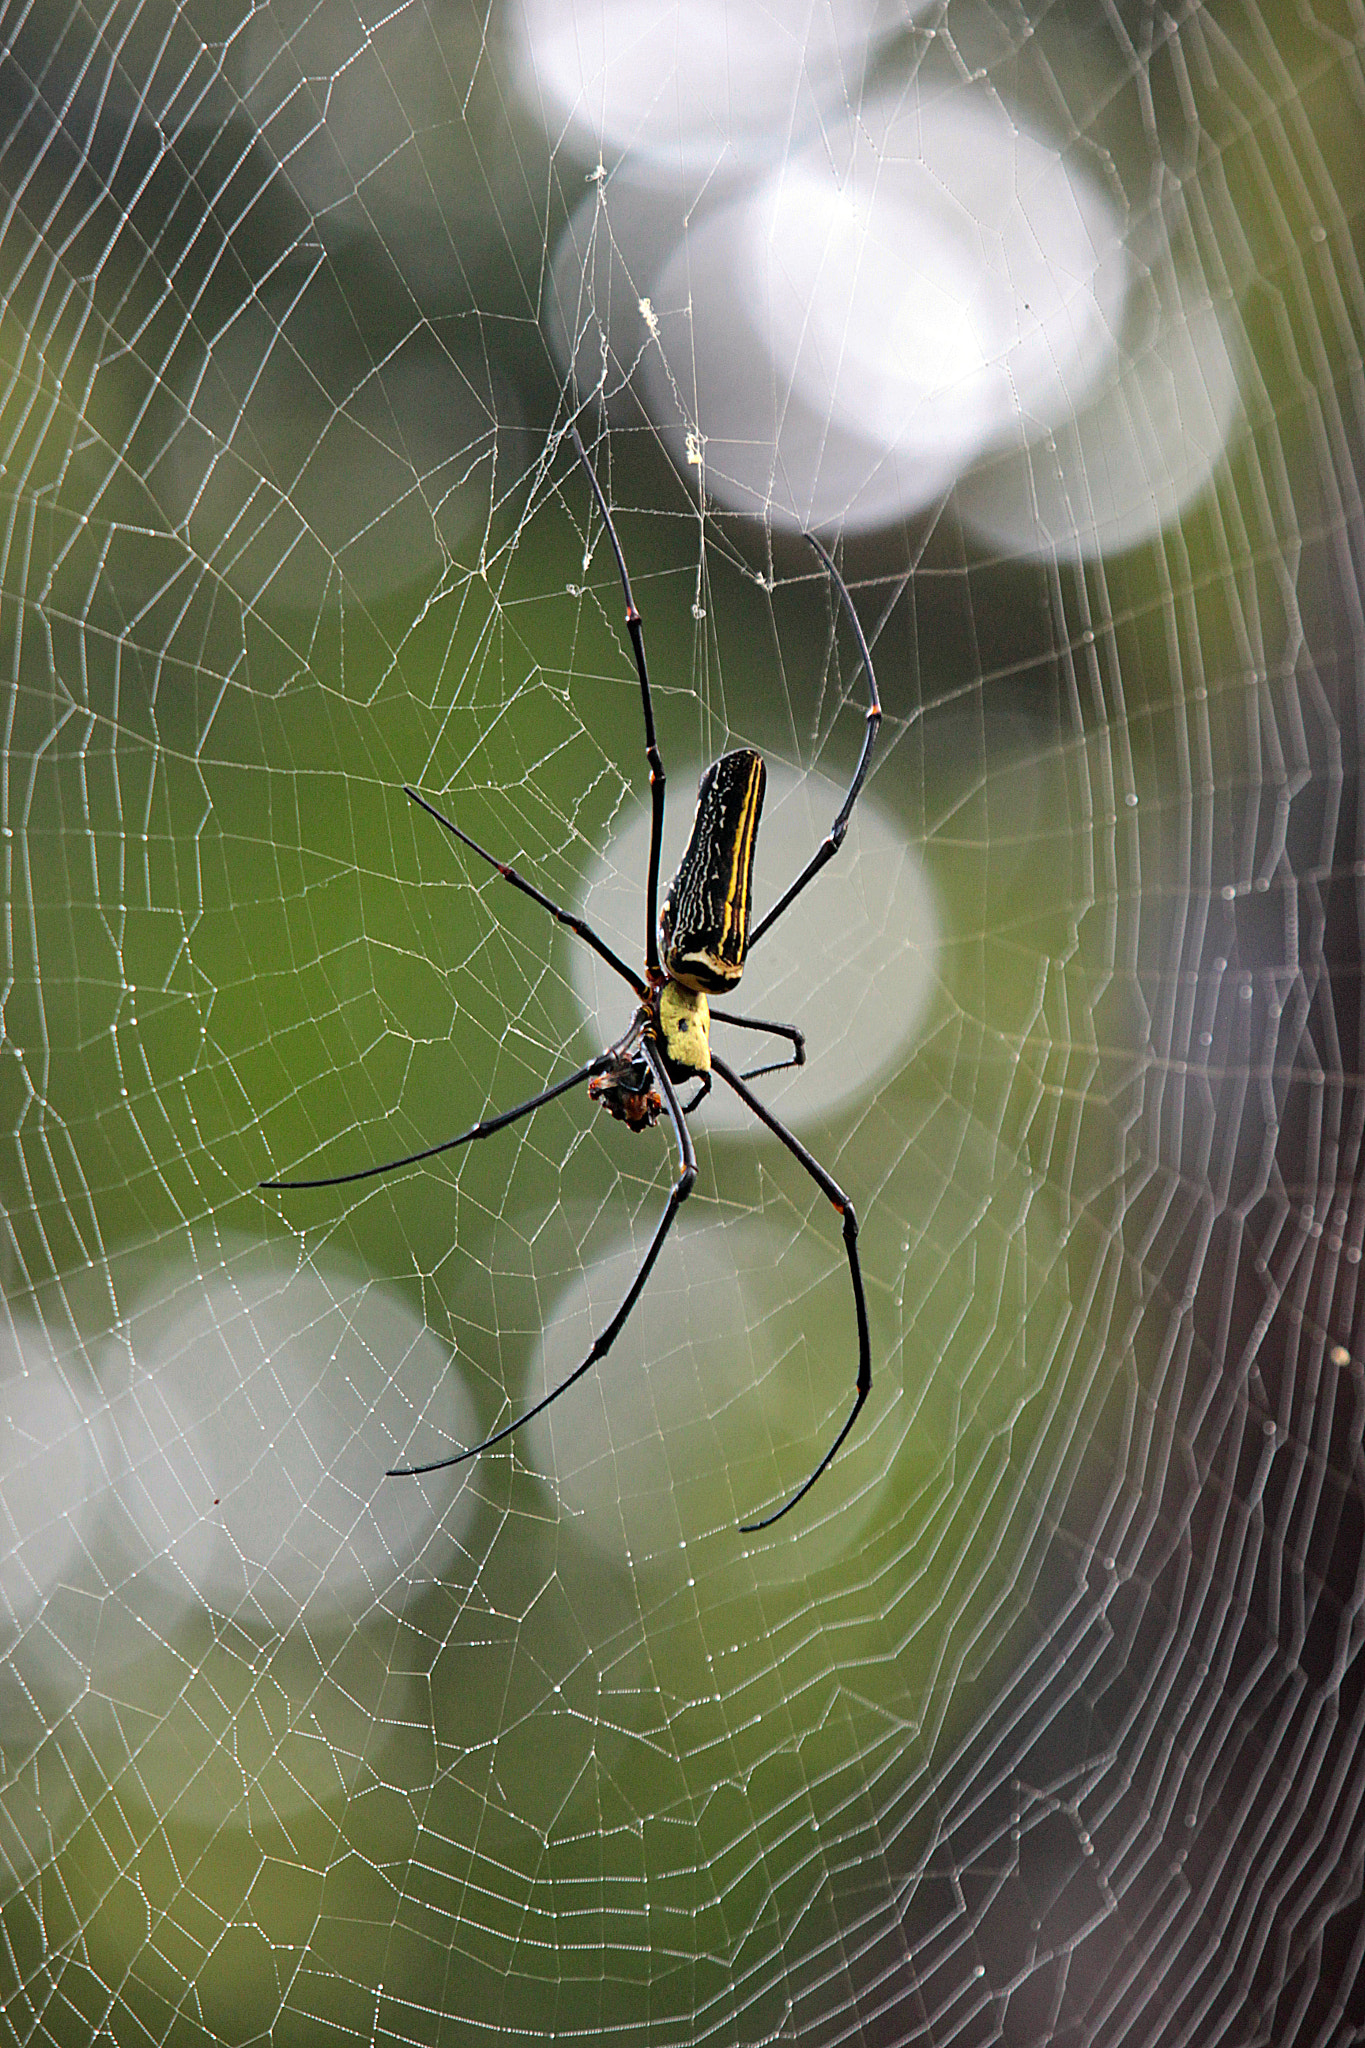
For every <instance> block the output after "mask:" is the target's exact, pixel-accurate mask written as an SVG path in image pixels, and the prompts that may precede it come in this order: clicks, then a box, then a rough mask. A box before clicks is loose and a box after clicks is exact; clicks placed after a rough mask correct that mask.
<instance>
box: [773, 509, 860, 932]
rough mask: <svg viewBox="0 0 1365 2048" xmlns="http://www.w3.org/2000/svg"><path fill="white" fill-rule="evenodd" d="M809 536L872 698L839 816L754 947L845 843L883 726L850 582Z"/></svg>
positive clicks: (774, 911)
mask: <svg viewBox="0 0 1365 2048" xmlns="http://www.w3.org/2000/svg"><path fill="white" fill-rule="evenodd" d="M806 539H807V540H808V541H809V542H810V544H811V546H812V547H813V548H814V549H815V552H816V554H817V555H818V556H819V557H820V560H821V561H822V562H823V563H824V565H825V567H826V569H827V570H828V571H829V575H830V579H831V581H832V582H833V584H834V587H835V589H836V590H837V591H838V593H839V596H840V599H841V600H842V602H843V606H844V610H845V611H846V612H847V613H848V616H849V618H850V619H851V620H852V622H853V632H854V637H855V638H856V640H857V642H858V652H859V654H860V655H861V656H862V663H863V667H864V668H865V669H866V671H867V694H868V699H869V702H868V707H867V730H866V732H865V733H864V735H863V751H862V753H861V754H860V755H859V756H858V765H857V767H856V768H855V769H854V771H853V780H852V782H850V784H849V786H848V795H847V796H846V797H845V798H844V801H843V803H842V804H841V805H840V807H839V813H838V816H837V817H836V818H835V820H834V823H833V824H832V825H831V826H830V828H829V831H828V833H827V834H826V836H825V837H824V839H822V840H821V842H820V844H819V846H818V847H817V848H816V850H815V852H814V854H813V855H812V856H811V858H810V860H808V861H807V863H806V865H805V867H804V868H802V870H801V872H800V874H799V875H798V876H797V878H796V880H795V881H794V882H793V883H792V885H791V887H790V889H788V890H787V892H786V894H785V895H784V896H779V897H778V899H777V902H776V903H775V904H774V905H773V907H772V909H771V910H770V911H769V912H768V914H767V916H766V917H763V918H760V919H759V921H758V923H757V924H756V925H755V926H754V928H753V930H752V931H751V932H750V934H749V944H750V945H751V946H753V945H756V944H757V942H758V941H759V940H760V939H761V938H762V936H763V934H764V932H766V931H767V929H768V927H769V925H773V924H776V923H777V920H778V918H779V917H781V915H782V913H783V911H784V910H786V909H788V908H789V907H790V906H791V904H792V903H794V902H795V900H796V898H797V897H798V896H799V895H800V894H801V891H802V890H803V889H804V888H805V886H806V884H807V882H810V881H813V880H814V878H815V876H816V875H818V874H819V872H820V870H821V868H822V867H823V866H824V865H825V863H826V861H831V860H833V858H834V856H835V854H836V853H837V852H838V851H839V848H840V847H841V846H842V845H843V843H844V834H845V833H846V832H847V830H848V821H849V818H850V816H851V815H852V812H853V806H854V804H855V803H856V802H857V801H858V792H859V790H860V789H861V788H862V786H863V784H864V782H865V781H866V780H867V769H868V763H869V762H870V761H871V759H872V749H873V747H874V746H875V745H876V743H877V728H878V727H879V726H880V724H881V722H882V704H881V699H880V697H879V696H878V695H877V678H876V676H875V674H874V673H873V669H872V650H871V649H870V648H869V646H868V644H867V636H866V635H865V633H864V632H863V628H862V623H861V621H860V619H859V617H858V614H857V612H856V611H855V610H854V609H853V599H852V598H851V597H850V596H849V594H848V585H847V584H846V583H845V582H844V579H843V577H842V576H841V575H840V574H839V571H838V570H837V569H836V568H835V566H834V562H833V560H832V558H831V557H830V556H829V555H828V554H826V552H825V550H824V548H823V547H822V546H821V545H820V543H819V541H818V540H817V539H816V538H815V535H814V534H813V533H808V534H807V535H806Z"/></svg>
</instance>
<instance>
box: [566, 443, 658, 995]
mask: <svg viewBox="0 0 1365 2048" xmlns="http://www.w3.org/2000/svg"><path fill="white" fill-rule="evenodd" d="M569 432H570V433H571V434H572V436H573V444H574V447H575V448H576V449H577V450H578V459H579V461H580V462H581V463H582V465H583V467H584V469H586V471H587V472H588V482H589V483H590V484H591V485H592V494H593V496H594V497H595V498H596V500H597V508H598V510H599V511H600V512H601V514H602V523H603V525H604V526H605V527H606V529H607V538H608V540H609V541H610V542H611V551H612V553H613V554H614V555H615V557H616V566H617V568H618V569H619V570H620V572H621V588H622V589H623V590H624V592H625V594H626V631H627V632H628V633H629V634H630V644H631V646H632V647H633V648H634V650H635V667H636V671H637V673H638V675H639V678H640V703H641V706H642V707H643V710H644V715H645V759H646V761H647V762H648V763H649V801H650V807H651V816H650V821H649V881H648V884H647V887H646V892H645V966H646V969H647V970H648V973H649V976H650V979H651V981H653V980H654V979H655V978H656V977H658V976H659V973H660V968H659V860H660V856H661V854H662V852H663V843H664V789H665V786H666V783H667V777H666V776H665V774H664V764H663V756H662V755H661V754H660V752H659V743H658V740H657V738H656V736H655V732H654V699H653V696H652V695H651V693H650V688H649V669H648V667H647V666H646V663H645V629H644V621H643V620H642V619H641V617H640V609H639V606H638V605H637V604H636V602H635V599H634V597H633V596H632V595H631V589H630V575H629V572H628V571H627V569H626V558H625V556H624V554H623V553H622V552H621V543H620V541H619V540H618V539H617V537H616V528H615V526H614V525H613V523H612V517H611V513H610V512H609V511H608V509H607V500H606V497H605V495H604V493H603V490H602V486H601V484H600V483H599V482H598V481H597V472H596V470H595V469H594V468H593V466H592V464H591V463H590V462H589V460H588V454H587V450H586V449H585V448H584V446H583V443H582V440H581V439H580V438H579V432H578V428H577V427H576V426H575V425H574V424H573V422H572V421H570V423H569Z"/></svg>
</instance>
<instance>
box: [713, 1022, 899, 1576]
mask: <svg viewBox="0 0 1365 2048" xmlns="http://www.w3.org/2000/svg"><path fill="white" fill-rule="evenodd" d="M711 1064H712V1066H713V1067H714V1068H715V1070H716V1072H717V1073H718V1074H719V1075H720V1077H721V1079H722V1080H723V1081H728V1082H729V1084H730V1086H731V1087H732V1088H733V1089H734V1091H735V1093H736V1095H738V1097H739V1099H740V1101H741V1102H743V1103H746V1104H747V1105H748V1107H749V1108H750V1109H751V1110H752V1111H753V1113H754V1115H755V1116H756V1117H757V1118H758V1120H759V1122H760V1123H761V1124H766V1125H767V1127H768V1129H769V1130H770V1131H771V1132H772V1134H773V1136H774V1137H775V1138H780V1139H781V1141H782V1143H783V1144H784V1145H785V1146H786V1148H787V1150H788V1151H789V1152H790V1153H791V1155H792V1157H793V1159H797V1160H799V1161H800V1163H801V1165H802V1166H804V1167H805V1169H806V1172H807V1173H808V1174H809V1175H810V1177H811V1179H812V1180H813V1181H814V1182H815V1185H816V1186H817V1187H818V1188H819V1190H820V1192H821V1193H822V1194H823V1195H827V1196H828V1198H829V1200H830V1201H831V1202H832V1203H833V1205H834V1207H835V1208H836V1209H837V1210H838V1212H839V1214H840V1216H842V1218H843V1221H844V1250H845V1251H846V1252H847V1253H848V1271H849V1277H850V1279H851V1280H852V1282H853V1306H854V1310H855V1312H856V1314H857V1318H858V1385H857V1390H856V1392H855V1393H854V1396H853V1406H852V1408H851V1409H850V1410H849V1413H848V1417H847V1419H846V1421H845V1422H844V1425H843V1428H842V1429H841V1430H840V1431H839V1434H838V1435H837V1436H836V1437H835V1439H834V1442H833V1443H832V1444H831V1445H830V1447H829V1449H828V1450H827V1451H826V1452H825V1455H824V1457H823V1458H822V1459H821V1460H820V1462H819V1464H818V1465H817V1466H816V1468H815V1470H814V1471H813V1472H812V1473H811V1475H810V1478H809V1479H807V1480H806V1481H805V1482H804V1484H802V1485H801V1486H798V1487H797V1489H796V1492H795V1493H794V1494H793V1495H792V1497H791V1499H790V1500H787V1501H784V1502H783V1504H782V1506H781V1507H780V1508H777V1509H775V1510H774V1512H773V1513H772V1514H771V1515H764V1516H763V1518H762V1520H761V1521H757V1522H742V1523H741V1524H740V1528H741V1531H742V1532H743V1534H744V1535H746V1536H751V1535H753V1534H754V1532H755V1531H756V1530H758V1529H770V1528H771V1527H772V1525H773V1523H774V1522H780V1521H781V1519H782V1517H783V1515H785V1514H787V1513H789V1512H790V1510H791V1509H792V1508H794V1507H795V1506H796V1503H797V1502H798V1501H799V1500H802V1499H804V1497H805V1495H806V1494H808V1493H809V1492H810V1490H811V1488H812V1486H814V1484H815V1482H816V1480H817V1479H818V1478H819V1477H820V1474H821V1473H822V1472H824V1471H825V1470H826V1469H827V1468H828V1467H829V1466H830V1465H831V1464H832V1463H833V1462H834V1456H835V1453H836V1452H837V1451H838V1449H839V1446H840V1445H841V1444H842V1443H843V1441H844V1438H845V1437H846V1436H847V1435H848V1433H849V1431H850V1430H851V1429H852V1427H853V1425H854V1423H855V1422H856V1421H857V1420H858V1414H859V1411H860V1409H861V1408H862V1405H863V1403H864V1401H865V1400H866V1399H867V1397H868V1394H869V1392H870V1391H871V1387H872V1340H871V1337H870V1336H869V1334H868V1327H867V1297H866V1295H865V1294H864V1293H863V1272H862V1267H861V1265H860V1264H859V1262H858V1219H857V1217H856V1216H855V1215H854V1213H853V1204H852V1203H851V1202H850V1201H849V1199H848V1196H847V1195H846V1194H845V1193H844V1191H843V1189H842V1188H841V1187H840V1186H839V1183H838V1182H837V1181H836V1180H833V1179H832V1178H831V1177H830V1175H829V1174H827V1173H826V1172H825V1169H824V1167H823V1166H821V1164H820V1162H819V1160H818V1159H816V1158H815V1156H814V1155H813V1154H812V1153H810V1152H808V1151H807V1150H806V1148H805V1146H804V1145H803V1144H802V1143H801V1140H800V1139H799V1138H798V1137H796V1136H795V1134H794V1133H793V1132H791V1131H789V1130H788V1129H787V1127H786V1125H785V1124H783V1123H779V1121H778V1119H777V1118H776V1117H775V1116H774V1115H773V1113H772V1111H771V1110H769V1109H765V1108H764V1106H763V1104H762V1103H761V1102H760V1101H759V1099H758V1097H757V1096H756V1095H755V1094H754V1093H753V1092H752V1090H751V1089H748V1088H746V1087H745V1085H744V1082H743V1080H742V1079H741V1078H740V1076H739V1075H738V1074H736V1073H733V1072H732V1071H731V1069H730V1068H729V1067H727V1066H726V1064H725V1062H724V1060H720V1059H717V1057H716V1055H715V1054H714V1053H712V1055H711Z"/></svg>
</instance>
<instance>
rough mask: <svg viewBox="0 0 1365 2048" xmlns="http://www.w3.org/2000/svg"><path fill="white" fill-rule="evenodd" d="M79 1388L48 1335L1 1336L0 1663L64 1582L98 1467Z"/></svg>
mask: <svg viewBox="0 0 1365 2048" xmlns="http://www.w3.org/2000/svg"><path fill="white" fill-rule="evenodd" d="M77 1384H78V1382H77V1381H76V1379H75V1378H73V1374H72V1372H71V1371H68V1370H66V1369H64V1368H63V1366H62V1365H61V1364H60V1363H59V1361H58V1360H57V1358H56V1357H55V1356H54V1354H53V1351H52V1347H51V1345H50V1344H49V1343H48V1341H47V1339H46V1337H45V1336H44V1334H43V1332H42V1331H41V1330H40V1329H39V1328H38V1327H37V1326H36V1325H32V1324H29V1323H27V1322H24V1321H21V1320H20V1319H18V1318H15V1319H14V1320H12V1321H9V1322H8V1323H7V1326H5V1327H3V1328H0V1655H4V1654H6V1653H7V1652H9V1651H10V1650H11V1649H12V1648H13V1646H14V1644H15V1642H16V1641H17V1640H18V1639H19V1638H20V1637H21V1636H22V1635H23V1634H24V1633H25V1631H26V1630H27V1629H28V1628H29V1627H30V1626H31V1625H32V1624H33V1622H34V1621H35V1620H36V1619H37V1618H38V1616H39V1615H40V1614H41V1612H42V1610H43V1608H44V1607H45V1605H46V1604H47V1602H48V1600H49V1599H50V1597H51V1596H52V1594H53V1593H54V1592H55V1591H56V1590H57V1588H58V1587H59V1586H60V1585H61V1583H62V1582H63V1579H64V1577H65V1575H66V1572H67V1568H68V1566H69V1565H70V1563H71V1561H72V1559H73V1557H74V1556H75V1554H76V1552H77V1550H78V1549H79V1547H80V1527H81V1513H82V1509H83V1507H84V1505H85V1503H86V1501H87V1500H88V1499H89V1496H90V1494H91V1492H92V1491H93V1490H94V1487H95V1485H96V1484H97V1482H98V1474H99V1467H98V1462H97V1460H96V1458H95V1454H94V1446H93V1444H92V1442H91V1437H90V1426H89V1421H88V1418H87V1415H86V1411H85V1408H84V1406H83V1404H82V1401H81V1399H80V1398H79V1397H78V1395H77V1392H76V1390H75V1389H76V1385H77Z"/></svg>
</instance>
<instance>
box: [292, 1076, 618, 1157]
mask: <svg viewBox="0 0 1365 2048" xmlns="http://www.w3.org/2000/svg"><path fill="white" fill-rule="evenodd" d="M616 1058H617V1054H616V1052H615V1050H613V1051H611V1052H599V1053H598V1055H597V1057H596V1059H591V1060H589V1061H588V1064H587V1065H586V1066H585V1067H580V1068H579V1069H578V1072H577V1073H576V1074H569V1075H566V1077H565V1078H564V1080H562V1081H556V1082H555V1083H554V1085H553V1087H550V1088H544V1089H542V1090H541V1092H540V1094H539V1095H533V1096H532V1097H531V1099H530V1101H529V1102H519V1103H518V1104H517V1106H516V1108H515V1109H505V1110H503V1112H502V1114H501V1115H500V1116H489V1117H485V1118H484V1120H483V1122H482V1123H477V1124H471V1125H470V1127H469V1129H468V1130H467V1131H461V1132H460V1134H459V1136H458V1137H455V1138H442V1140H441V1142H440V1144H439V1145H424V1146H423V1148H422V1150H421V1151H420V1152H405V1153H404V1155H403V1157H402V1158H401V1159H386V1160H385V1161H384V1163H383V1165H382V1166H362V1167H360V1168H358V1170H357V1171H356V1172H355V1173H331V1174H328V1175H327V1177H326V1179H325V1180H263V1181H262V1182H261V1183H260V1185H261V1186H262V1187H263V1188H344V1187H345V1186H346V1185H347V1184H348V1183H349V1182H350V1181H353V1180H373V1179H374V1177H375V1175H376V1174H380V1173H397V1172H398V1171H399V1169H400V1168H401V1167H404V1166H417V1165H420V1163H421V1161H422V1160H424V1159H435V1158H436V1157H437V1155H438V1154H439V1153H442V1152H451V1151H453V1150H454V1148H455V1147H456V1146H457V1145H469V1144H472V1143H473V1141H474V1140H475V1139H476V1138H491V1137H492V1135H493V1133H494V1131H505V1130H506V1129H507V1126H508V1125H509V1124H514V1123H515V1122H516V1121H517V1119H518V1117H523V1116H530V1114H531V1112H532V1110H534V1109H539V1108H541V1107H542V1105H543V1104H544V1103H547V1102H553V1101H554V1099H555V1097H556V1095H567V1094H568V1092H569V1090H570V1089H571V1088H577V1087H578V1086H579V1085H580V1083H581V1082H583V1081H590V1080H591V1079H592V1077H593V1075H594V1074H603V1073H605V1072H606V1070H607V1068H608V1067H610V1066H612V1065H614V1064H615V1061H616Z"/></svg>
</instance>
